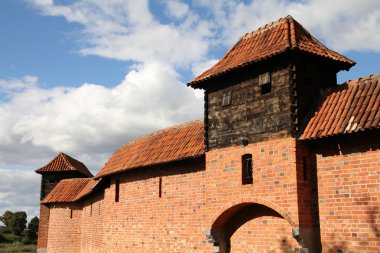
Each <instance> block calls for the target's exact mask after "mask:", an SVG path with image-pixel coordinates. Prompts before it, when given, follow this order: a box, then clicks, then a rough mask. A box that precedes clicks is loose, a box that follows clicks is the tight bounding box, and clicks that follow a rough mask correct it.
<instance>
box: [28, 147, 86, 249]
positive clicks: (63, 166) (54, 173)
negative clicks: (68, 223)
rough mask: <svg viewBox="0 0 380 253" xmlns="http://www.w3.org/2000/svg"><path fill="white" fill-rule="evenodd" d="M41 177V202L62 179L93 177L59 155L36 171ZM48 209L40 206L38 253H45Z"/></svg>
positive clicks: (65, 157)
mask: <svg viewBox="0 0 380 253" xmlns="http://www.w3.org/2000/svg"><path fill="white" fill-rule="evenodd" d="M36 173H38V174H41V175H42V179H41V193H40V200H41V201H42V200H43V199H44V198H45V197H46V196H47V195H48V194H49V193H50V191H51V190H52V189H53V188H54V187H55V186H56V185H57V184H58V183H59V182H60V181H61V180H63V179H68V178H89V177H93V175H92V174H91V172H90V171H89V170H88V169H87V167H86V166H85V165H84V164H83V163H81V162H80V161H78V160H76V159H74V158H72V157H70V156H68V155H66V154H64V153H60V154H59V155H58V156H56V157H55V158H54V159H53V160H51V161H50V162H49V163H48V164H47V165H45V166H44V167H42V168H39V169H37V170H36ZM48 225H49V208H48V207H46V206H45V205H42V204H40V225H39V229H38V241H37V249H38V252H39V253H40V252H46V247H47V240H48Z"/></svg>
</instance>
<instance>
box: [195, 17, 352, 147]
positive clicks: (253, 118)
mask: <svg viewBox="0 0 380 253" xmlns="http://www.w3.org/2000/svg"><path fill="white" fill-rule="evenodd" d="M354 64H355V62H354V61H352V60H350V59H348V58H346V57H344V56H342V55H340V54H339V53H337V52H334V51H332V50H330V49H328V48H327V47H326V46H324V45H323V44H322V43H320V42H319V41H318V40H317V39H316V38H314V37H313V36H312V35H311V34H310V33H309V32H308V31H307V30H306V29H305V28H303V27H302V26H301V25H300V24H299V23H298V22H297V21H295V20H294V19H293V18H292V17H291V16H287V17H285V18H281V19H279V20H278V21H276V22H273V23H271V24H268V25H265V26H264V27H262V28H260V29H258V30H257V31H253V32H250V33H247V34H245V35H244V36H242V37H241V38H240V39H239V41H238V42H237V43H236V44H235V45H234V46H233V47H232V48H231V49H230V50H229V51H228V52H227V54H226V55H225V56H224V57H223V58H222V59H221V60H220V61H219V62H218V63H216V64H215V65H214V66H213V67H211V68H210V69H208V70H206V71H205V72H204V73H202V74H201V75H200V76H198V77H196V78H195V79H194V80H193V81H191V82H190V83H189V84H188V85H189V86H191V87H193V88H196V89H197V88H199V89H204V90H205V119H204V121H205V146H206V150H211V149H216V148H223V147H228V146H234V145H247V144H248V143H255V142H258V141H264V140H268V139H272V138H283V137H289V136H293V137H297V136H298V135H299V133H300V130H301V129H302V127H303V126H304V124H305V122H306V121H307V119H308V117H309V115H308V114H309V112H310V111H311V109H312V108H313V106H314V104H316V102H317V101H318V98H319V97H320V96H321V94H323V93H324V92H325V91H326V90H328V89H329V88H331V87H332V86H336V85H337V84H336V83H337V82H336V73H337V72H339V71H340V70H348V69H349V68H350V67H351V66H353V65H354Z"/></svg>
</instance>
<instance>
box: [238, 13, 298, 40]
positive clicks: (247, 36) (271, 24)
mask: <svg viewBox="0 0 380 253" xmlns="http://www.w3.org/2000/svg"><path fill="white" fill-rule="evenodd" d="M290 18H291V19H293V17H292V16H290V15H287V16H285V17H282V18H279V19H278V20H276V21H273V22H271V23H269V24H266V25H264V26H261V27H259V28H258V29H256V30H254V31H251V32H248V33H246V34H244V35H242V36H240V38H239V41H240V40H245V39H249V38H251V37H253V36H255V35H257V34H260V33H262V32H265V31H267V30H269V29H272V28H273V27H276V26H277V25H279V24H282V23H283V22H288V20H289V19H290Z"/></svg>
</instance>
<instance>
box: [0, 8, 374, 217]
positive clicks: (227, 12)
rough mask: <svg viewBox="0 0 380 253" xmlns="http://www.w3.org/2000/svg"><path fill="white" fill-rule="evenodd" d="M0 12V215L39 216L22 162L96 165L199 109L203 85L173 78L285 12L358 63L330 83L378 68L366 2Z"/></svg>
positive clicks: (192, 71)
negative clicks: (68, 158) (64, 159)
mask: <svg viewBox="0 0 380 253" xmlns="http://www.w3.org/2000/svg"><path fill="white" fill-rule="evenodd" d="M327 6H328V8H327ZM0 11H1V15H0V31H1V32H2V35H1V40H0V55H1V57H0V214H1V213H2V212H3V211H4V210H7V209H10V210H13V211H16V210H18V209H23V210H26V211H27V212H28V213H29V214H30V215H36V214H38V199H39V197H38V191H39V176H38V175H35V174H34V172H33V170H35V169H37V168H39V167H41V166H43V165H45V164H46V163H47V162H49V160H51V159H52V158H53V157H54V156H55V155H56V154H57V153H58V152H60V151H63V152H66V153H68V154H69V155H72V156H74V157H75V158H77V159H79V160H81V161H83V162H84V163H85V164H86V165H87V166H88V167H89V168H90V170H91V171H92V172H93V173H96V172H97V171H98V170H99V169H100V168H101V167H102V165H103V164H104V162H105V161H106V160H107V159H108V158H109V156H110V155H111V154H112V152H114V151H115V150H116V149H117V148H118V147H119V146H120V145H122V144H123V143H125V142H127V141H129V140H132V139H134V138H136V137H137V136H140V135H142V134H145V133H148V132H151V131H154V130H157V129H160V128H163V127H167V126H170V125H173V124H178V123H182V122H185V121H189V120H193V119H199V118H202V106H203V95H202V92H201V91H193V90H192V89H189V88H187V87H185V85H184V84H185V83H186V82H188V81H190V80H191V79H192V78H193V77H194V76H196V75H197V74H199V73H200V72H201V71H202V70H205V69H206V68H208V67H210V66H211V65H212V64H214V63H215V62H216V61H217V59H219V58H220V57H222V56H223V54H224V53H225V52H226V51H227V50H228V49H229V47H230V46H231V45H233V43H235V42H236V41H237V39H238V38H239V36H241V35H243V34H245V33H246V32H249V31H252V30H255V29H257V28H258V27H260V26H263V25H265V24H266V23H269V22H272V21H275V20H277V19H279V18H280V17H284V16H286V15H288V14H291V15H292V16H293V17H294V18H295V19H296V20H297V21H299V22H300V23H301V24H302V25H303V26H304V27H305V28H307V29H308V30H309V31H310V32H311V33H312V34H313V35H314V36H315V37H317V38H318V39H319V40H320V41H322V42H323V43H324V44H325V45H327V46H328V47H330V48H331V49H333V50H336V51H338V52H340V53H342V54H344V55H345V56H347V57H349V58H351V59H353V60H355V61H356V62H357V65H356V66H354V67H353V68H352V69H351V70H350V71H349V72H345V71H343V72H341V73H339V74H338V81H339V82H343V81H345V80H348V79H355V78H358V77H364V76H367V75H370V74H374V73H378V72H380V69H379V67H378V66H379V64H378V62H379V59H380V30H379V29H380V28H379V27H380V2H379V1H377V0H365V1H355V0H337V1H328V0H304V1H286V0H267V1H253V0H252V1H251V0H247V1H239V0H228V1H227V0H213V1H212V0H193V1H179V0H178V1H164V0H156V1H147V0H141V1H132V0H131V1H128V0H109V1H101V0H93V1H86V0H78V1H65V0H60V1H58V0H56V1H52V0H14V1H11V0H5V1H0ZM20 185H22V187H21V186H20Z"/></svg>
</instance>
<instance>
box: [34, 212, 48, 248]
mask: <svg viewBox="0 0 380 253" xmlns="http://www.w3.org/2000/svg"><path fill="white" fill-rule="evenodd" d="M49 218H50V210H49V208H48V207H47V206H45V205H40V223H39V226H38V240H37V248H38V249H39V252H43V251H44V250H46V247H47V242H48V229H49Z"/></svg>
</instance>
